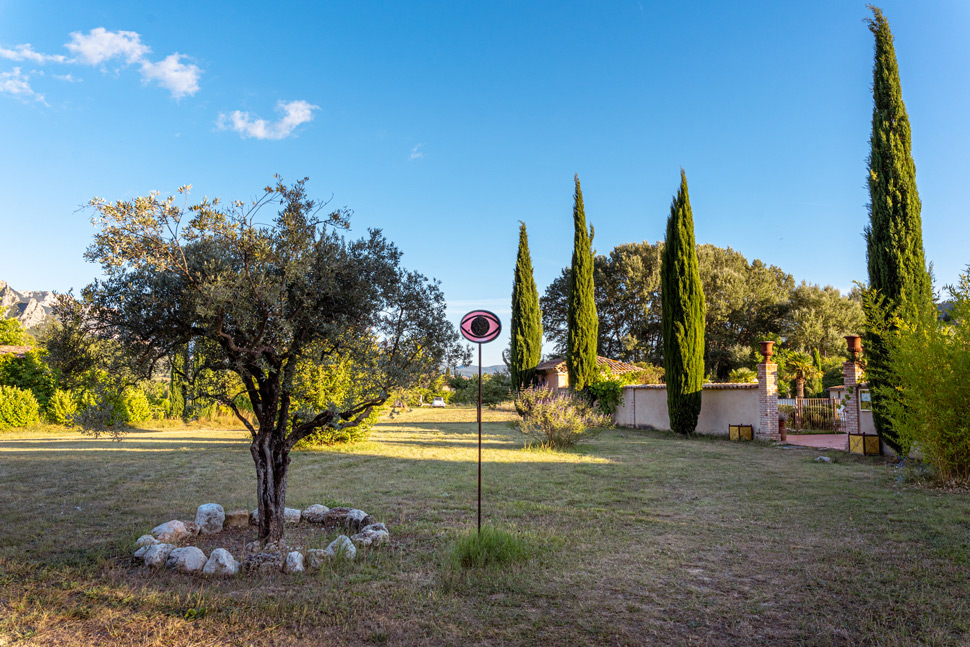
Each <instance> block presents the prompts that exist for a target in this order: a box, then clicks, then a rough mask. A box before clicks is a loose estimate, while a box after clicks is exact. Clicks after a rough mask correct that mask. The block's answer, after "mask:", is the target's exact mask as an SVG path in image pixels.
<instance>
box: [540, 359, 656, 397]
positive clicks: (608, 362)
mask: <svg viewBox="0 0 970 647" xmlns="http://www.w3.org/2000/svg"><path fill="white" fill-rule="evenodd" d="M596 366H598V367H599V368H604V367H605V368H607V369H609V371H610V373H612V374H613V375H623V374H624V373H633V372H635V371H642V370H643V369H641V368H640V367H639V366H634V365H633V364H627V363H625V362H618V361H616V360H615V359H610V358H608V357H599V356H597V357H596ZM536 379H537V380H538V382H539V386H543V387H547V388H553V389H566V388H569V370H568V369H567V368H566V359H565V358H564V357H555V358H553V359H550V360H546V361H545V362H542V363H541V364H539V365H538V366H536Z"/></svg>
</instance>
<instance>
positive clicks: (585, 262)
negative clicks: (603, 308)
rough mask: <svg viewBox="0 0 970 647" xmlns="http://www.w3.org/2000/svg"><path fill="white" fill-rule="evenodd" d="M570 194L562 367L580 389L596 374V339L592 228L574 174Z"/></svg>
mask: <svg viewBox="0 0 970 647" xmlns="http://www.w3.org/2000/svg"><path fill="white" fill-rule="evenodd" d="M574 179H575V181H576V192H575V193H574V194H573V226H574V228H575V234H574V237H573V264H572V272H570V275H569V308H568V313H567V317H566V324H567V326H566V329H567V332H566V368H567V370H568V371H569V385H570V386H571V387H572V388H573V389H575V390H576V391H583V390H585V389H586V387H588V386H589V385H590V384H591V383H592V382H593V379H595V377H596V339H597V336H598V333H599V319H598V318H597V316H596V296H595V293H594V288H593V228H592V227H590V228H589V231H588V232H587V231H586V212H585V211H584V209H583V190H582V188H580V186H579V175H576V176H575V178H574Z"/></svg>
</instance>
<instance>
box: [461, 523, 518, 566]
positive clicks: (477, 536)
mask: <svg viewBox="0 0 970 647" xmlns="http://www.w3.org/2000/svg"><path fill="white" fill-rule="evenodd" d="M531 553H532V550H531V547H530V544H529V542H527V541H526V540H524V539H522V538H520V537H517V536H515V535H513V534H512V533H510V532H508V531H505V530H500V529H498V528H495V527H492V526H483V527H482V531H481V532H480V533H479V532H477V531H475V530H470V531H468V532H466V533H465V534H464V535H462V536H461V537H459V538H458V541H457V542H455V545H454V547H453V548H452V551H451V564H452V566H453V567H454V568H487V567H489V566H500V565H502V564H507V563H509V562H514V561H518V560H522V559H526V558H528V557H529V556H530V555H531Z"/></svg>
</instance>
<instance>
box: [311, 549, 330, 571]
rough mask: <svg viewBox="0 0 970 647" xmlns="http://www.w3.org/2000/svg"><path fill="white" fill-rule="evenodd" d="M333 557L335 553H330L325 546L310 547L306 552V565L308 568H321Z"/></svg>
mask: <svg viewBox="0 0 970 647" xmlns="http://www.w3.org/2000/svg"><path fill="white" fill-rule="evenodd" d="M331 557H333V553H328V552H327V551H326V550H324V549H323V548H313V549H310V550H308V551H307V552H306V566H307V568H320V567H321V566H323V565H324V564H325V563H327V562H328V561H329V560H330V558H331Z"/></svg>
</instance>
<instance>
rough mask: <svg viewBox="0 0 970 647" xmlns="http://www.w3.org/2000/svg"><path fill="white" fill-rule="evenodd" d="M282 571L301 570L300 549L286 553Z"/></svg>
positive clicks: (301, 556) (297, 571)
mask: <svg viewBox="0 0 970 647" xmlns="http://www.w3.org/2000/svg"><path fill="white" fill-rule="evenodd" d="M283 572H284V573H302V572H303V555H301V554H300V551H298V550H294V551H293V552H291V553H289V554H287V556H286V561H285V562H283Z"/></svg>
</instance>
